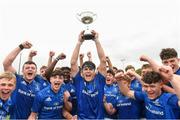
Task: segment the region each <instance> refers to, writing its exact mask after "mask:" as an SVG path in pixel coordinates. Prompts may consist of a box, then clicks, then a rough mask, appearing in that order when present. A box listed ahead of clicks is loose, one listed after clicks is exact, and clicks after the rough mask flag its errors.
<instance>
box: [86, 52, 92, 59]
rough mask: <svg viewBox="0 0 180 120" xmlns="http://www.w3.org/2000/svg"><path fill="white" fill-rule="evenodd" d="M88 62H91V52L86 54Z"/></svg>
mask: <svg viewBox="0 0 180 120" xmlns="http://www.w3.org/2000/svg"><path fill="white" fill-rule="evenodd" d="M87 57H88V61H92V54H91V52H90V51H89V52H87Z"/></svg>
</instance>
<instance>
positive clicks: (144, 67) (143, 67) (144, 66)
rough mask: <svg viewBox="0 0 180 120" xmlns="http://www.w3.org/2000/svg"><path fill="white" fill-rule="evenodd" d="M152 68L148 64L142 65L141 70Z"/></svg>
mask: <svg viewBox="0 0 180 120" xmlns="http://www.w3.org/2000/svg"><path fill="white" fill-rule="evenodd" d="M147 68H152V67H151V65H150V64H143V65H142V67H141V69H147Z"/></svg>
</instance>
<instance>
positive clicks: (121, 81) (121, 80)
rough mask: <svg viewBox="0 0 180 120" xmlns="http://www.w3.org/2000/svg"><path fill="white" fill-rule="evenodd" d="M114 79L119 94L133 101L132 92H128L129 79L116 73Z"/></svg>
mask: <svg viewBox="0 0 180 120" xmlns="http://www.w3.org/2000/svg"><path fill="white" fill-rule="evenodd" d="M115 78H116V80H117V83H118V86H119V90H120V91H121V93H122V94H123V95H125V96H127V97H130V98H133V99H135V96H134V91H133V90H130V88H129V83H130V78H129V77H128V76H127V75H125V74H118V73H117V74H116V75H115ZM127 81H129V82H127Z"/></svg>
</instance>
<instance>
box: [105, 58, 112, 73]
mask: <svg viewBox="0 0 180 120" xmlns="http://www.w3.org/2000/svg"><path fill="white" fill-rule="evenodd" d="M106 62H107V65H108V68H109V69H112V70H113V65H112V62H111V60H110V58H109V57H108V56H106Z"/></svg>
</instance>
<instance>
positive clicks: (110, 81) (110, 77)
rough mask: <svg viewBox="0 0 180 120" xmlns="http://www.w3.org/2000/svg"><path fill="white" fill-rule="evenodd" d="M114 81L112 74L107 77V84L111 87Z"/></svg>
mask: <svg viewBox="0 0 180 120" xmlns="http://www.w3.org/2000/svg"><path fill="white" fill-rule="evenodd" d="M113 81H114V76H113V75H112V74H111V73H107V75H106V84H107V85H111V84H112V83H113Z"/></svg>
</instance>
